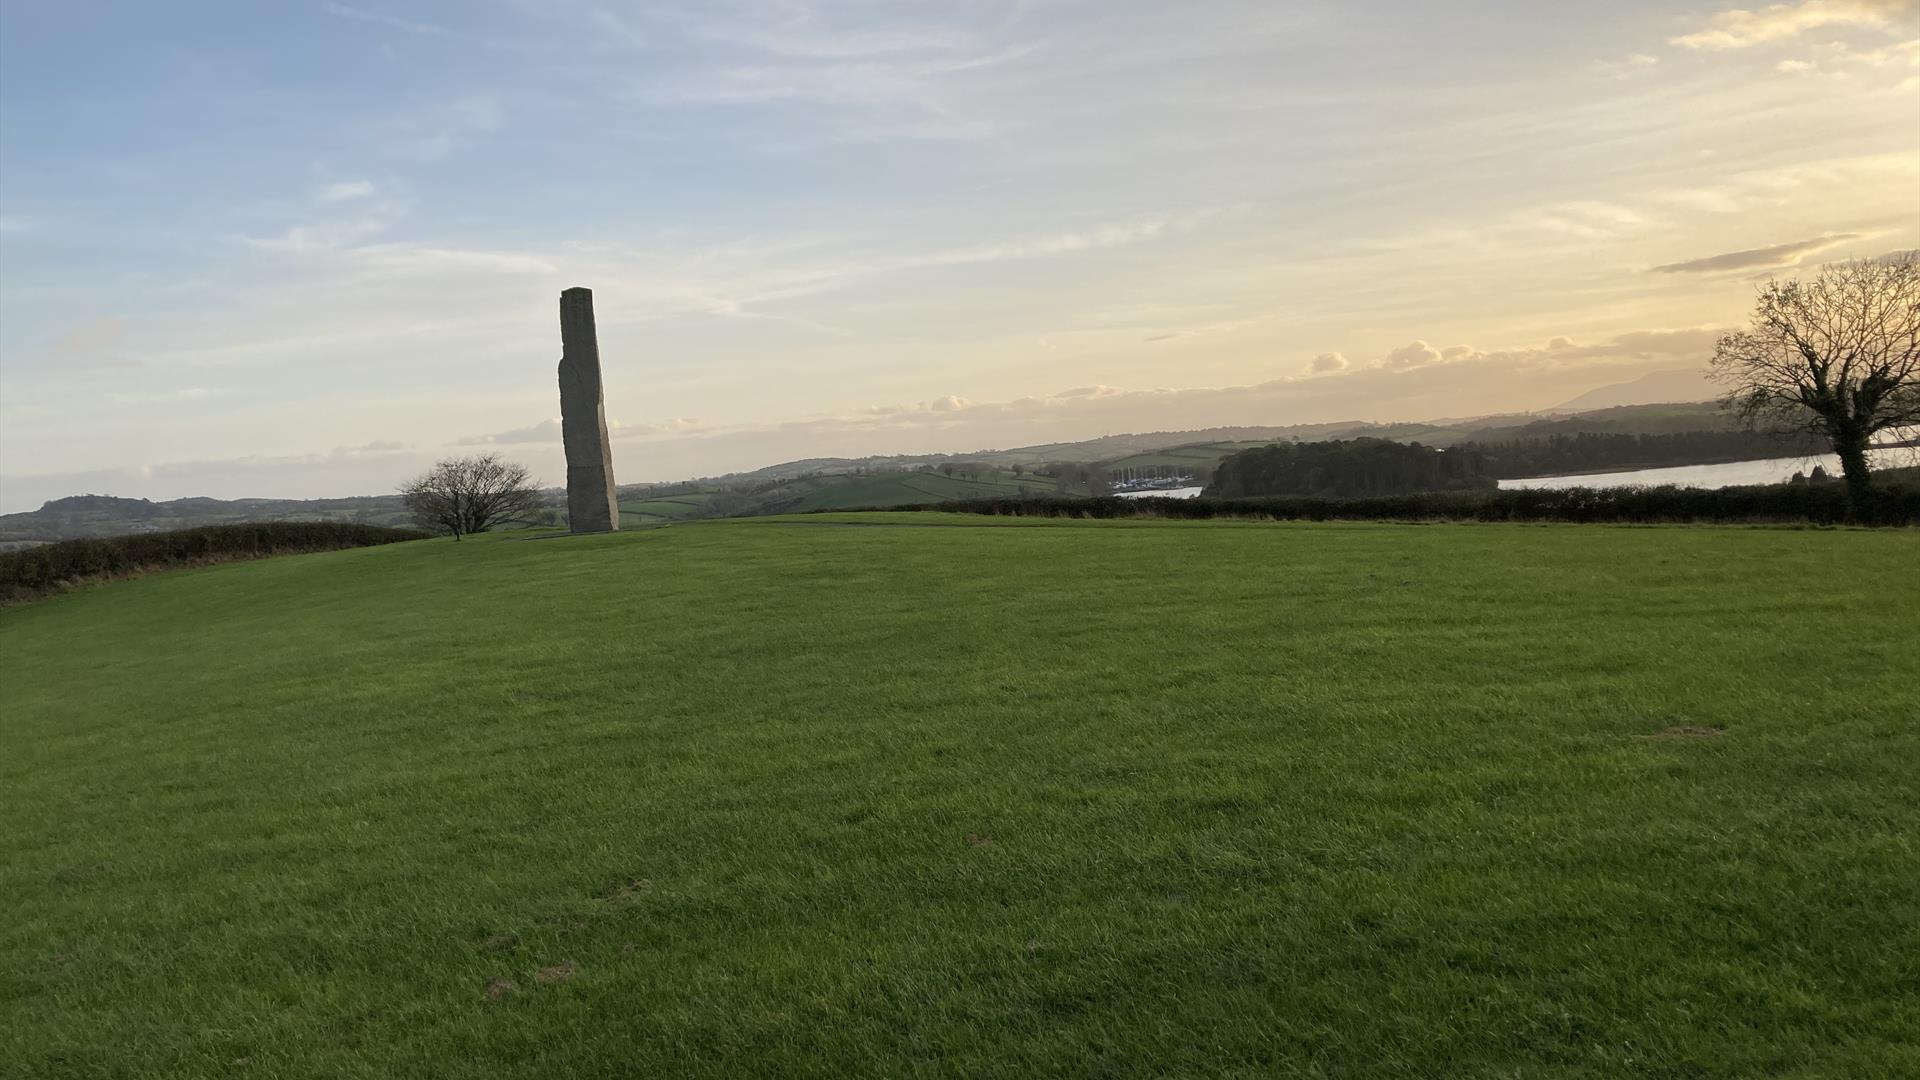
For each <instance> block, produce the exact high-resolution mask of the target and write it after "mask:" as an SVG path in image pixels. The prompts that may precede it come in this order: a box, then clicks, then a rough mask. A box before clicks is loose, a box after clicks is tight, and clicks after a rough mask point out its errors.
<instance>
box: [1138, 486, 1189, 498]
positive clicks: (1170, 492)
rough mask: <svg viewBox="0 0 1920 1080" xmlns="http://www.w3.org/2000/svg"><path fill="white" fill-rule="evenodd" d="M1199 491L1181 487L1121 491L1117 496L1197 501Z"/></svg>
mask: <svg viewBox="0 0 1920 1080" xmlns="http://www.w3.org/2000/svg"><path fill="white" fill-rule="evenodd" d="M1200 491H1201V489H1200V488H1197V487H1183V488H1164V489H1162V490H1160V491H1122V492H1120V493H1119V495H1120V497H1121V498H1123V499H1197V498H1199V497H1200Z"/></svg>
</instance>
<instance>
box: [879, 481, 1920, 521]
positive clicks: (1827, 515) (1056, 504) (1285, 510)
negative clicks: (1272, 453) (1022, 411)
mask: <svg viewBox="0 0 1920 1080" xmlns="http://www.w3.org/2000/svg"><path fill="white" fill-rule="evenodd" d="M896 509H904V508H896ZM915 509H925V510H946V511H952V512H957V513H966V514H999V515H1010V516H1024V517H1080V518H1130V517H1158V518H1183V519H1205V518H1269V519H1278V520H1287V521H1336V520H1337V521H1564V522H1630V523H1636V524H1656V523H1686V522H1702V523H1715V524H1737V523H1769V524H1781V523H1800V524H1806V523H1811V524H1818V525H1839V524H1861V525H1920V487H1909V486H1904V485H1902V486H1892V485H1888V486H1884V487H1882V488H1880V489H1878V490H1876V491H1875V493H1874V498H1873V501H1872V502H1871V504H1870V505H1868V506H1865V507H1861V508H1858V509H1857V510H1856V508H1854V507H1852V506H1851V505H1849V503H1848V501H1847V492H1846V488H1845V487H1844V486H1843V485H1840V484H1818V485H1808V484H1768V485H1765V486H1756V487H1729V488H1720V489H1718V490H1711V491H1709V490H1702V489H1700V488H1682V487H1673V486H1664V487H1612V488H1562V489H1558V490H1546V489H1526V490H1503V491H1441V492H1430V493H1425V494H1418V495H1383V496H1377V497H1373V498H1359V499H1330V498H1321V497H1317V496H1286V495H1281V496H1263V497H1258V498H1241V499H1222V498H1212V497H1207V496H1202V497H1200V498H1197V499H1155V498H1141V499H1122V498H1119V497H1117V496H1104V497H1101V498H1093V499H1073V498H1060V497H1036V498H1009V499H970V500H963V501H958V502H947V503H940V504H938V505H935V506H925V507H916V508H915Z"/></svg>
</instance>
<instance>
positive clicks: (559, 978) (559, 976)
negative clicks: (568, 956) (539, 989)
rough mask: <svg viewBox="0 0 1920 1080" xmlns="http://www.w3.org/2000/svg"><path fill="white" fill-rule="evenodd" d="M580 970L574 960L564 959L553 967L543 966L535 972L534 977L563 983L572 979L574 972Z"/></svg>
mask: <svg viewBox="0 0 1920 1080" xmlns="http://www.w3.org/2000/svg"><path fill="white" fill-rule="evenodd" d="M579 970H580V969H579V968H577V967H575V966H574V963H573V961H571V960H562V961H561V962H559V963H557V964H555V965H553V966H552V967H543V968H541V969H540V970H539V971H536V972H534V973H533V977H534V978H536V979H539V980H540V981H541V982H543V983H563V982H569V981H571V980H572V979H573V976H574V974H575V973H576V972H578V971H579Z"/></svg>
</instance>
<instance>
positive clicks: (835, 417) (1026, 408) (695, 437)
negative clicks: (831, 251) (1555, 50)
mask: <svg viewBox="0 0 1920 1080" xmlns="http://www.w3.org/2000/svg"><path fill="white" fill-rule="evenodd" d="M1718 334H1719V331H1718V330H1716V329H1714V328H1711V327H1699V328H1691V329H1682V330H1649V331H1636V332H1632V333H1628V334H1621V335H1616V336H1615V337H1613V338H1611V339H1609V340H1606V341H1601V342H1594V343H1587V344H1581V343H1576V342H1574V341H1572V340H1571V339H1569V338H1565V337H1560V338H1555V339H1554V340H1552V341H1551V342H1549V343H1547V344H1546V345H1543V346H1539V347H1536V348H1517V349H1498V350H1492V351H1484V350H1480V349H1475V348H1472V347H1469V346H1448V347H1445V348H1436V347H1434V346H1432V345H1429V344H1427V343H1426V342H1424V341H1415V342H1411V343H1409V344H1407V345H1405V346H1402V347H1400V348H1398V349H1394V350H1392V351H1390V352H1389V353H1387V354H1385V355H1383V356H1381V357H1378V358H1375V359H1374V360H1372V361H1369V362H1367V363H1364V364H1359V365H1351V364H1350V365H1349V366H1348V367H1347V368H1346V369H1343V370H1341V371H1339V372H1336V373H1332V374H1329V373H1327V372H1326V371H1325V370H1321V371H1318V372H1314V371H1312V370H1309V371H1308V372H1306V373H1302V374H1289V375H1282V376H1279V377H1277V378H1273V379H1269V380H1266V381H1263V382H1259V383H1252V384H1246V385H1237V386H1214V387H1186V388H1157V389H1125V388H1121V387H1115V386H1105V385H1096V386H1082V387H1073V388H1069V389H1066V390H1062V391H1058V392H1056V393H1052V394H1048V395H1032V396H1026V397H1021V398H1014V399H1008V400H1001V401H972V400H968V399H966V398H963V397H960V396H958V395H945V396H942V397H938V398H933V399H929V400H924V401H918V402H905V403H897V404H888V405H874V406H868V407H865V408H861V409H856V410H849V411H845V412H839V413H833V414H826V415H816V416H808V417H798V418H793V419H787V420H780V421H775V422H770V423H760V424H728V423H722V422H714V423H709V422H703V421H700V420H697V419H691V418H677V419H673V420H668V421H662V422H658V423H637V424H622V423H619V422H618V421H617V420H615V421H613V422H612V427H613V440H614V447H615V454H614V467H615V475H616V477H617V478H618V479H619V480H620V481H621V482H623V483H640V482H652V481H671V480H680V479H693V478H696V477H700V476H716V475H723V474H726V473H734V472H748V471H752V470H753V469H756V468H761V467H764V466H768V465H774V464H778V463H780V462H783V461H791V460H798V459H802V458H809V457H851V458H860V457H887V456H894V455H903V454H966V453H970V452H976V451H981V450H989V449H1009V448H1016V447H1020V446H1030V445H1042V444H1046V443H1053V442H1070V441H1076V440H1080V439H1088V438H1095V437H1098V436H1101V435H1109V434H1121V433H1136V432H1149V431H1191V430H1203V429H1207V428H1215V427H1278V426H1287V425H1291V424H1300V423H1321V422H1335V421H1349V420H1373V421H1378V422H1383V423H1384V422H1400V421H1420V420H1435V419H1441V418H1446V417H1462V416H1470V415H1483V414H1486V413H1489V412H1503V411H1513V412H1522V411H1535V410H1540V409H1546V408H1550V407H1552V406H1554V405H1557V404H1558V403H1559V402H1561V401H1564V400H1568V399H1570V398H1572V397H1575V396H1577V395H1579V394H1581V393H1584V392H1586V391H1588V390H1591V389H1595V388H1596V387H1599V386H1604V385H1611V384H1613V383H1616V382H1626V381H1630V380H1631V379H1633V378H1635V377H1637V376H1639V375H1643V374H1646V373H1649V372H1655V371H1663V372H1664V371H1672V370H1675V369H1676V368H1693V369H1695V370H1699V371H1701V372H1702V378H1701V383H1700V385H1701V388H1702V393H1701V397H1702V398H1703V399H1704V398H1705V397H1706V396H1708V393H1709V390H1708V384H1707V382H1706V380H1705V377H1704V370H1705V369H1704V358H1705V356H1706V355H1707V354H1708V353H1709V352H1710V351H1711V349H1712V345H1713V342H1714V340H1715V339H1716V338H1717V336H1718ZM1342 359H1343V360H1344V359H1345V358H1344V357H1343V358H1342ZM1323 360H1324V357H1319V358H1316V359H1315V361H1313V362H1312V363H1310V364H1309V365H1308V367H1309V369H1312V368H1315V367H1318V366H1319V364H1320V363H1321V361H1323ZM1489 380H1493V381H1498V382H1500V383H1501V384H1503V385H1504V386H1505V387H1506V388H1507V390H1508V391H1509V393H1510V399H1511V400H1517V401H1520V402H1522V403H1523V404H1521V405H1517V406H1514V407H1513V408H1511V409H1492V410H1489V409H1486V408H1483V407H1481V405H1480V403H1481V402H1482V401H1484V400H1485V399H1484V397H1483V394H1482V392H1481V391H1480V390H1478V389H1477V387H1478V386H1479V385H1480V384H1481V383H1483V382H1486V381H1489ZM1381 400H1392V401H1395V402H1397V403H1398V404H1397V405H1396V406H1395V407H1394V408H1393V409H1390V410H1387V411H1385V412H1380V411H1377V410H1376V411H1369V410H1370V409H1371V408H1373V406H1374V403H1376V402H1378V401H1381ZM559 443H560V421H559V419H558V418H547V419H544V420H540V421H537V422H535V423H532V424H528V425H525V426H523V427H518V428H511V429H507V430H504V431H498V432H489V433H482V434H473V435H466V436H462V437H459V438H457V439H455V440H452V441H451V442H450V443H448V444H446V445H441V446H419V445H410V444H405V443H402V442H399V441H394V440H386V441H379V442H374V443H369V444H366V445H363V446H357V447H342V448H336V449H333V450H328V451H324V452H319V453H312V454H294V455H284V456H279V457H243V458H234V459H223V460H215V461H201V462H181V463H174V464H165V465H159V466H153V467H147V468H141V469H137V470H96V471H90V472H81V473H68V474H51V475H43V476H9V477H5V478H0V493H3V494H4V499H5V504H4V510H5V511H6V512H14V511H18V510H25V509H32V508H34V507H36V506H38V505H39V503H40V502H42V501H45V500H46V499H49V498H57V497H59V496H61V495H66V494H76V493H79V492H81V491H83V490H84V491H88V492H92V493H96V494H115V495H123V496H128V497H145V498H155V499H164V498H180V497H184V496H188V495H212V496H215V497H220V498H242V497H253V496H264V495H278V493H280V492H284V491H287V490H297V489H299V488H300V487H301V486H302V485H305V484H310V483H312V482H314V481H315V480H316V479H317V478H322V477H324V478H327V486H326V487H325V488H323V489H322V490H324V491H325V493H326V494H328V495H332V496H346V495H366V494H379V493H381V492H385V491H391V490H392V489H393V488H394V487H395V486H396V485H397V484H398V483H399V481H401V480H403V479H405V478H406V477H408V476H410V475H412V474H414V473H416V472H418V471H420V470H422V469H424V468H425V467H426V466H427V465H428V464H430V463H431V462H432V461H433V460H435V459H436V458H438V457H440V456H444V455H446V454H450V453H473V452H479V451H482V450H491V451H495V452H499V453H502V454H504V455H506V456H507V457H510V458H512V459H514V460H517V461H520V462H522V463H525V464H527V465H529V466H530V467H531V468H533V469H534V471H535V473H536V475H538V476H540V477H543V478H544V482H545V483H547V484H549V485H552V484H557V483H559V482H560V481H559V479H557V478H559V477H562V476H563V475H564V472H565V470H564V466H563V463H562V457H561V454H560V449H559ZM706 462H717V463H720V467H717V468H704V469H703V468H702V467H701V463H706ZM282 497H285V496H282Z"/></svg>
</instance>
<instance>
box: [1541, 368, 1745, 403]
mask: <svg viewBox="0 0 1920 1080" xmlns="http://www.w3.org/2000/svg"><path fill="white" fill-rule="evenodd" d="M1719 396H1720V388H1719V387H1718V386H1717V385H1715V384H1714V383H1713V382H1712V381H1711V380H1709V379H1708V378H1707V376H1706V373H1705V372H1703V371H1701V370H1700V369H1699V368H1673V369H1670V370H1667V371H1651V372H1648V373H1647V374H1645V375H1642V376H1640V377H1639V378H1637V379H1634V380H1632V381H1630V382H1623V383H1614V384H1613V385H1611V386H1602V387H1599V388H1597V389H1593V390H1589V391H1587V392H1586V393H1584V394H1581V395H1580V396H1579V397H1576V398H1573V399H1572V400H1570V401H1564V402H1562V403H1560V404H1559V405H1557V406H1555V407H1554V408H1553V410H1552V411H1553V412H1584V411H1586V410H1589V409H1611V408H1615V407H1617V406H1622V405H1651V404H1657V403H1660V402H1671V401H1683V402H1695V401H1712V400H1713V399H1715V398H1717V397H1719Z"/></svg>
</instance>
